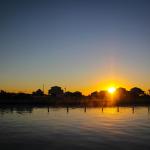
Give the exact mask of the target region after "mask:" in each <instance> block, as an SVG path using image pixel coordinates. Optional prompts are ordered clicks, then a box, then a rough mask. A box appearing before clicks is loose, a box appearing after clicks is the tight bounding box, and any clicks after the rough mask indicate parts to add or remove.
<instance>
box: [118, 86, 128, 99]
mask: <svg viewBox="0 0 150 150" xmlns="http://www.w3.org/2000/svg"><path fill="white" fill-rule="evenodd" d="M116 95H117V97H119V98H124V97H125V96H126V95H127V90H126V89H125V88H122V87H120V88H117V90H116Z"/></svg>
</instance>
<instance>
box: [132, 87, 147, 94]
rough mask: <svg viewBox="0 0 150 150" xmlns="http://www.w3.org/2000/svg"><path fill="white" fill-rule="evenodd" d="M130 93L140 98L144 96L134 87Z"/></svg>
mask: <svg viewBox="0 0 150 150" xmlns="http://www.w3.org/2000/svg"><path fill="white" fill-rule="evenodd" d="M130 93H131V94H132V95H133V96H142V95H144V91H143V90H142V89H140V88H138V87H134V88H132V89H131V90H130Z"/></svg>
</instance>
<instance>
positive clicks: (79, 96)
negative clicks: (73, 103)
mask: <svg viewBox="0 0 150 150" xmlns="http://www.w3.org/2000/svg"><path fill="white" fill-rule="evenodd" d="M73 96H74V97H75V98H81V97H82V93H81V92H79V91H76V92H73Z"/></svg>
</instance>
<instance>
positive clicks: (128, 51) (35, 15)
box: [0, 0, 150, 94]
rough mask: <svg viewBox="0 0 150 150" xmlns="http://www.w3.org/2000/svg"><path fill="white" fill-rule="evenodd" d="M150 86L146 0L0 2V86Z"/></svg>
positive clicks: (12, 88)
mask: <svg viewBox="0 0 150 150" xmlns="http://www.w3.org/2000/svg"><path fill="white" fill-rule="evenodd" d="M42 84H45V90H47V89H49V88H50V87H51V86H53V85H58V86H62V87H63V88H64V87H65V88H66V89H67V90H70V91H76V90H79V91H82V92H83V93H84V94H89V93H90V92H92V91H95V90H102V89H107V88H108V87H109V86H115V87H120V86H122V87H126V88H127V89H130V88H131V87H134V86H139V87H141V88H143V89H144V90H147V89H149V88H150V1H149V0H36V1H34V0H1V1H0V89H3V90H7V91H15V92H20V91H22V92H32V91H33V90H36V89H37V88H42Z"/></svg>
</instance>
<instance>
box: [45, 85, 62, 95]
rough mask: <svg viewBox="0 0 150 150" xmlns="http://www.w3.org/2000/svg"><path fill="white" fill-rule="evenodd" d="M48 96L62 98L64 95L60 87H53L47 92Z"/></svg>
mask: <svg viewBox="0 0 150 150" xmlns="http://www.w3.org/2000/svg"><path fill="white" fill-rule="evenodd" d="M48 94H49V95H51V96H58V97H59V96H62V95H63V94H64V91H63V89H62V88H61V87H59V86H53V87H51V89H50V90H49V91H48Z"/></svg>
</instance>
